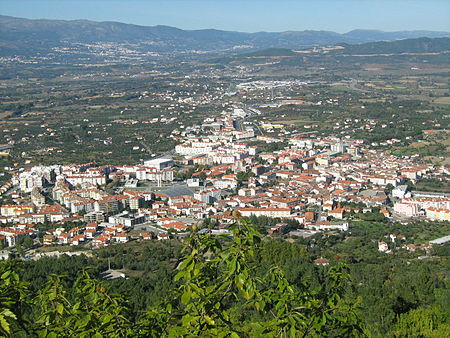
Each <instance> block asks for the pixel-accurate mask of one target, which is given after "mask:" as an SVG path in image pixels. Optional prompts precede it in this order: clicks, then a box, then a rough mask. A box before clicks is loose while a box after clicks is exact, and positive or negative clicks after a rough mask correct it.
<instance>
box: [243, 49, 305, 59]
mask: <svg viewBox="0 0 450 338" xmlns="http://www.w3.org/2000/svg"><path fill="white" fill-rule="evenodd" d="M297 55H298V54H297V53H296V52H294V51H293V50H292V49H288V48H268V49H263V50H258V51H256V52H250V53H242V54H239V55H237V56H238V57H260V56H267V57H271V56H297Z"/></svg>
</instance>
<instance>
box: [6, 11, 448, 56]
mask: <svg viewBox="0 0 450 338" xmlns="http://www.w3.org/2000/svg"><path fill="white" fill-rule="evenodd" d="M422 36H427V37H442V36H450V33H447V32H432V31H409V32H380V31H372V30H357V31H351V32H348V33H346V34H339V33H335V32H330V31H313V30H306V31H287V32H258V33H243V32H232V31H221V30H215V29H203V30H182V29H178V28H174V27H168V26H138V25H131V24H124V23H119V22H94V21H87V20H74V21H63V20H29V19H21V18H14V17H8V16H0V56H8V55H31V54H37V53H41V54H44V53H49V52H52V48H55V47H59V46H65V47H67V46H69V47H70V46H71V45H74V44H77V43H106V42H109V43H111V42H113V43H126V44H140V45H144V46H145V47H146V48H147V49H148V50H152V51H156V52H164V51H165V52H173V51H183V50H206V51H212V50H233V48H246V49H247V50H252V49H253V50H256V49H265V48H291V49H301V48H307V47H311V46H323V45H332V44H337V43H348V44H354V43H365V42H371V41H374V40H380V39H383V40H395V39H401V38H416V37H422Z"/></svg>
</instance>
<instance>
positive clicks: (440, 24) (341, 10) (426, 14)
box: [0, 0, 450, 33]
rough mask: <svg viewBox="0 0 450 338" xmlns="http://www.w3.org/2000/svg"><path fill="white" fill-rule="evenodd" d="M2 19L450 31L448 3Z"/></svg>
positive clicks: (48, 13) (61, 2) (22, 6)
mask: <svg viewBox="0 0 450 338" xmlns="http://www.w3.org/2000/svg"><path fill="white" fill-rule="evenodd" d="M0 14H1V15H9V16H16V17H22V18H29V19H42V18H44V19H63V20H74V19H87V20H94V21H119V22H124V23H131V24H137V25H145V26H154V25H168V26H174V27H178V28H182V29H204V28H215V29H222V30H232V31H241V32H259V31H270V32H279V31H287V30H307V29H311V30H330V31H335V32H339V33H345V32H348V31H350V30H353V29H378V30H383V31H400V30H435V31H447V32H448V31H450V0H159V1H157V0H76V1H74V0H0Z"/></svg>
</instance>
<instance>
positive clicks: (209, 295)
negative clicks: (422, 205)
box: [0, 219, 450, 337]
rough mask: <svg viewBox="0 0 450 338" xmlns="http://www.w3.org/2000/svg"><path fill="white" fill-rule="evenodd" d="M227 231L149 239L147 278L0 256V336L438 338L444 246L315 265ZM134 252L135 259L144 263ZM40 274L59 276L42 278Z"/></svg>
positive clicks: (445, 318)
mask: <svg viewBox="0 0 450 338" xmlns="http://www.w3.org/2000/svg"><path fill="white" fill-rule="evenodd" d="M231 229H232V236H227V237H223V236H214V235H201V234H199V233H197V232H194V233H193V234H192V235H191V236H190V237H189V238H188V239H187V240H186V241H185V242H184V244H183V246H179V245H176V246H175V247H174V246H173V243H172V244H162V243H159V242H156V243H155V242H153V243H152V244H151V245H150V246H148V247H146V248H145V249H144V255H143V256H142V258H144V259H147V258H150V259H151V258H153V259H154V262H152V263H151V266H149V267H146V268H145V270H146V271H149V274H148V275H146V276H142V277H137V278H130V279H127V280H122V281H120V282H117V281H114V282H104V281H103V282H102V281H99V280H98V279H96V278H95V276H96V272H98V271H101V269H102V265H103V266H104V264H105V261H103V264H102V263H100V264H97V265H96V266H94V267H93V268H92V269H91V270H90V269H89V267H88V265H89V264H92V263H93V261H92V260H90V259H87V258H86V257H78V258H76V259H73V258H69V257H67V258H64V257H63V258H59V259H47V260H40V261H36V262H27V263H24V266H21V265H20V264H19V263H18V262H17V261H9V262H2V263H1V273H2V274H1V284H0V292H1V297H2V311H1V313H0V316H1V317H0V318H1V331H2V334H4V335H6V336H14V337H21V336H30V335H31V336H33V335H39V336H55V337H73V336H98V337H100V336H130V337H140V336H142V337H148V336H155V337H156V336H158V337H160V336H220V337H228V336H230V337H261V336H273V337H279V336H290V337H297V336H304V337H309V336H312V337H313V336H325V335H326V336H333V337H342V336H346V337H350V336H355V337H357V336H374V337H377V336H395V337H409V336H417V335H420V336H424V337H444V336H445V334H446V332H448V329H449V327H450V323H449V315H448V311H447V309H448V307H447V306H448V299H449V298H448V290H449V289H448V279H445V278H444V279H442V277H444V275H443V274H445V273H446V272H445V271H447V272H448V269H447V268H448V262H449V260H448V256H449V253H448V248H445V249H446V251H442V250H441V252H440V254H441V255H442V254H443V255H444V256H445V259H443V260H441V261H439V260H438V261H435V262H434V264H431V265H430V264H424V262H420V261H417V260H413V259H407V258H406V257H404V258H403V257H393V258H392V260H389V261H385V262H380V257H379V256H378V255H376V254H375V255H373V254H372V255H371V254H370V253H368V252H367V251H366V252H365V253H359V252H358V251H354V250H353V249H350V248H348V249H346V250H345V249H344V250H342V251H343V253H344V255H345V252H347V254H350V255H351V256H353V258H352V259H354V260H361V261H360V262H353V263H350V264H349V265H345V264H343V263H342V262H339V261H340V259H338V258H336V260H335V263H333V264H332V265H331V266H330V267H326V266H322V265H321V263H319V264H317V265H313V264H312V261H311V256H310V254H309V253H308V250H307V247H306V246H305V245H301V244H293V243H288V242H286V241H277V240H272V239H265V238H263V239H262V240H261V237H260V236H259V234H258V233H257V232H256V231H255V230H254V227H253V226H252V225H250V224H249V223H248V221H246V220H245V219H240V221H239V222H238V223H236V224H235V225H234V226H232V227H231ZM366 233H367V230H366ZM330 240H332V241H336V239H333V237H331V238H329V239H328V240H327V241H330ZM346 242H347V241H346ZM361 244H363V243H361ZM317 245H320V243H317ZM328 245H329V244H328ZM342 245H347V244H346V243H345V242H343V243H342V244H340V245H339V246H342ZM326 246H327V245H326V244H325V245H323V246H322V247H326ZM124 249H125V248H124ZM107 250H109V253H108V252H104V253H103V254H102V253H100V254H99V256H104V257H111V254H112V253H113V252H115V254H116V256H114V255H113V256H112V257H115V260H116V261H117V260H118V261H120V260H122V262H124V261H125V262H124V263H123V264H125V265H128V266H130V262H128V263H127V261H133V263H136V260H135V259H133V257H135V252H134V253H133V251H125V252H124V251H122V252H121V249H120V248H119V247H112V248H108V249H107ZM125 250H126V249H125ZM181 251H182V252H181ZM438 254H439V253H438ZM142 258H140V259H138V261H141V264H146V261H145V260H144V261H142V260H141V259H142ZM178 258H181V259H178ZM405 258H406V259H405ZM113 260H114V258H113ZM164 261H165V262H167V263H169V265H171V267H168V265H166V264H165V263H163V262H164ZM405 263H407V264H406V265H405ZM135 268H136V266H135ZM49 271H58V272H60V274H51V275H50V276H48V272H49ZM150 271H151V272H150ZM61 272H63V273H62V274H61ZM350 272H351V274H352V275H353V280H352V279H351V278H350ZM150 275H153V277H150ZM39 276H41V277H39ZM42 278H43V279H44V280H45V279H47V281H46V282H45V283H44V282H42ZM24 279H25V280H29V281H31V284H30V282H27V281H24ZM356 281H358V283H356ZM110 283H111V284H110ZM118 291H120V292H118ZM143 298H146V300H145V301H144V302H143ZM145 304H147V305H145ZM379 318H381V322H380V321H379V320H378V319H379Z"/></svg>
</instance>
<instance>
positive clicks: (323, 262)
mask: <svg viewBox="0 0 450 338" xmlns="http://www.w3.org/2000/svg"><path fill="white" fill-rule="evenodd" d="M314 265H317V266H327V265H330V261H329V260H328V259H326V258H323V257H320V258H317V259H315V260H314Z"/></svg>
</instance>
